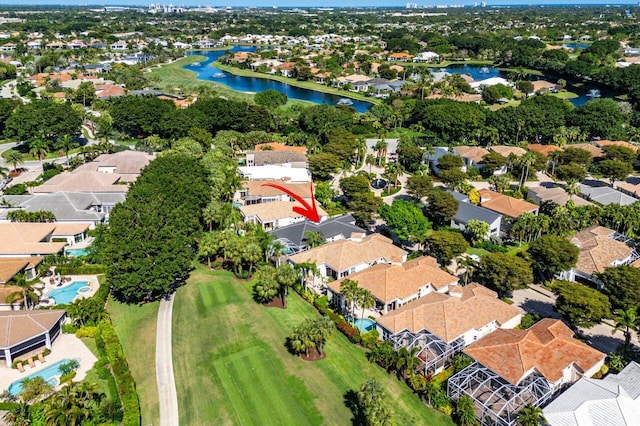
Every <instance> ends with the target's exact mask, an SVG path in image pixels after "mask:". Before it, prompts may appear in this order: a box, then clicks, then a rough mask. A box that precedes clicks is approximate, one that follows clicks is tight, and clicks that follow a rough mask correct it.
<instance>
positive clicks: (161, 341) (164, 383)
mask: <svg viewBox="0 0 640 426" xmlns="http://www.w3.org/2000/svg"><path fill="white" fill-rule="evenodd" d="M173 297H174V295H173V294H172V295H171V297H170V298H169V299H168V300H162V301H160V307H159V308H158V323H157V330H156V380H157V382H158V397H159V401H160V425H161V426H178V425H179V419H180V417H179V415H178V394H177V393H176V382H175V378H174V376H173V353H172V348H171V324H172V322H171V317H172V312H173Z"/></svg>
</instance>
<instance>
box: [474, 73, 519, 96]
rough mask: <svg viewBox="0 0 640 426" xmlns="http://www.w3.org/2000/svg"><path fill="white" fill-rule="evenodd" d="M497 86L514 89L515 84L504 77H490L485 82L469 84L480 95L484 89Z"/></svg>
mask: <svg viewBox="0 0 640 426" xmlns="http://www.w3.org/2000/svg"><path fill="white" fill-rule="evenodd" d="M497 84H502V85H503V86H508V87H513V84H512V83H511V82H510V81H509V80H507V79H506V78H502V77H490V78H486V79H484V80H479V81H472V82H470V83H469V85H470V86H471V88H473V89H475V90H476V91H477V92H478V93H480V92H482V89H484V88H485V87H489V86H495V85H497Z"/></svg>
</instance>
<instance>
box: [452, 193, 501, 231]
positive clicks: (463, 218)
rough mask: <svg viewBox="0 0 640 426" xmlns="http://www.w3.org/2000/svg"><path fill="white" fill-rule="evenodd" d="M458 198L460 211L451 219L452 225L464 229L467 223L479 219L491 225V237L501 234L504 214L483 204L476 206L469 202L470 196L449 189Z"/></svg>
mask: <svg viewBox="0 0 640 426" xmlns="http://www.w3.org/2000/svg"><path fill="white" fill-rule="evenodd" d="M449 193H450V194H451V195H453V197H454V198H455V199H456V200H458V211H457V212H456V214H455V216H454V217H453V219H452V220H451V226H452V227H454V228H457V229H460V230H462V231H464V230H465V229H466V226H467V224H468V223H469V222H470V221H472V220H479V221H481V222H484V223H486V224H487V225H489V233H488V234H487V235H486V237H487V238H489V237H498V236H500V230H501V229H502V214H500V213H496V212H494V211H493V210H489V209H487V208H484V207H482V206H476V205H475V204H471V203H470V202H469V196H468V195H465V194H461V193H459V192H456V191H449Z"/></svg>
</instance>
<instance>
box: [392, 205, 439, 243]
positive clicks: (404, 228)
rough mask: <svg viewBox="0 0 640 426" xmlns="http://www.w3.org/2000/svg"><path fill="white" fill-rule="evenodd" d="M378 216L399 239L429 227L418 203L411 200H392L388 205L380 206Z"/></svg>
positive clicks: (405, 238) (406, 238)
mask: <svg viewBox="0 0 640 426" xmlns="http://www.w3.org/2000/svg"><path fill="white" fill-rule="evenodd" d="M380 216H382V218H383V219H384V220H385V222H386V223H387V226H388V227H389V228H391V230H392V231H393V232H395V234H396V235H397V236H398V238H400V239H401V240H408V239H409V236H410V235H418V234H420V233H421V232H424V231H426V230H427V229H429V228H431V224H430V223H429V220H428V219H427V218H426V217H425V216H424V214H423V213H422V208H421V207H420V205H419V204H416V203H414V202H411V201H405V200H393V203H392V204H391V205H390V206H389V205H387V204H385V205H383V206H382V208H381V209H380Z"/></svg>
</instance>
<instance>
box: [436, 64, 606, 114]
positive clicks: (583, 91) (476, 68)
mask: <svg viewBox="0 0 640 426" xmlns="http://www.w3.org/2000/svg"><path fill="white" fill-rule="evenodd" d="M431 71H432V72H439V71H445V72H448V73H449V74H469V75H470V76H471V77H472V78H473V79H474V80H485V79H487V78H492V77H503V78H508V76H509V75H508V74H509V73H508V72H506V71H500V70H499V69H497V68H494V67H487V66H486V65H477V64H454V65H449V66H448V67H446V68H432V69H431ZM533 78H534V79H547V80H549V81H557V80H558V78H557V77H550V76H541V77H536V76H534V77H533ZM591 89H593V87H575V86H569V87H568V90H569V91H571V92H573V93H575V94H577V95H578V97H577V98H573V99H567V100H568V101H569V102H571V103H572V104H573V105H574V106H576V107H579V106H580V105H584V104H586V103H587V102H589V101H590V100H592V99H593V98H592V97H591V96H588V95H589V92H590V91H591ZM600 96H601V97H603V98H610V97H613V94H612V93H611V92H607V91H606V90H602V89H600Z"/></svg>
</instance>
